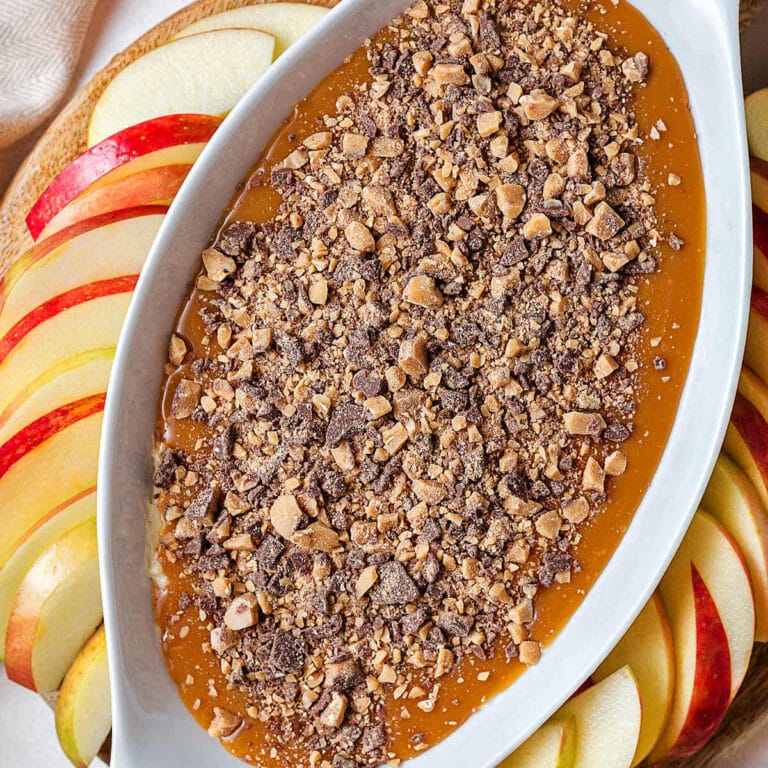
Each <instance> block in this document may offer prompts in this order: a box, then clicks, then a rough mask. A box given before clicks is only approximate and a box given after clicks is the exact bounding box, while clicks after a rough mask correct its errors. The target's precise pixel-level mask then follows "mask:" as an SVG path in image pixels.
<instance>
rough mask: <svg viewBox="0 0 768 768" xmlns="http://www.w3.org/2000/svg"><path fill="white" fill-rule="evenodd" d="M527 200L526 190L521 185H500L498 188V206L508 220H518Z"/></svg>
mask: <svg viewBox="0 0 768 768" xmlns="http://www.w3.org/2000/svg"><path fill="white" fill-rule="evenodd" d="M526 199H527V198H526V194H525V188H524V187H522V186H520V184H500V185H499V186H498V187H496V204H497V205H498V206H499V210H500V211H501V212H502V213H503V214H504V216H506V217H507V218H508V219H516V218H517V217H518V216H519V215H520V214H521V213H522V212H523V208H525V202H526ZM545 218H546V217H545Z"/></svg>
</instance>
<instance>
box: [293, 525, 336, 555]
mask: <svg viewBox="0 0 768 768" xmlns="http://www.w3.org/2000/svg"><path fill="white" fill-rule="evenodd" d="M291 541H292V542H293V543H294V544H298V545H299V546H300V547H303V548H304V549H319V550H320V551H321V552H333V550H334V549H336V548H337V547H338V546H339V534H338V533H336V531H334V530H333V529H332V528H329V527H328V526H327V525H323V524H322V523H317V522H315V523H310V525H308V526H307V527H306V528H302V530H300V531H296V533H294V534H293V536H291Z"/></svg>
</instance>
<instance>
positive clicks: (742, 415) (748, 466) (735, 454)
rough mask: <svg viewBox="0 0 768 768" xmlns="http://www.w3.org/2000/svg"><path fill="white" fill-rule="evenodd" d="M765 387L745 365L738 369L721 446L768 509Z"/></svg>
mask: <svg viewBox="0 0 768 768" xmlns="http://www.w3.org/2000/svg"><path fill="white" fill-rule="evenodd" d="M766 416H768V388H766V386H765V384H763V382H762V381H761V379H760V378H759V377H758V376H756V375H755V373H754V372H753V371H751V370H749V368H746V367H745V368H742V369H741V375H740V376H739V391H738V392H737V394H736V399H735V400H734V403H733V410H732V411H731V419H730V422H729V424H728V430H727V432H726V434H725V443H724V444H723V447H724V448H725V451H726V453H728V455H729V456H731V458H732V459H733V460H734V461H735V462H736V464H738V465H739V467H741V469H743V470H744V472H745V474H746V475H747V477H748V478H749V479H750V480H751V481H752V484H753V485H754V487H755V489H756V490H757V493H758V496H759V497H760V500H761V501H762V503H763V506H764V507H765V508H766V509H768V420H767V419H766Z"/></svg>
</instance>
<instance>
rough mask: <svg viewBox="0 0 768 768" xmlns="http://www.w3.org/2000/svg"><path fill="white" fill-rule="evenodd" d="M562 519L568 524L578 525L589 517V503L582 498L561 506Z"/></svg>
mask: <svg viewBox="0 0 768 768" xmlns="http://www.w3.org/2000/svg"><path fill="white" fill-rule="evenodd" d="M563 517H564V518H565V519H566V520H568V522H570V523H574V524H578V523H582V522H584V520H586V519H587V518H588V517H589V502H588V501H587V500H586V499H585V498H584V497H583V496H579V498H577V499H574V500H573V501H569V502H567V503H566V504H563Z"/></svg>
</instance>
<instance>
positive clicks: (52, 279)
mask: <svg viewBox="0 0 768 768" xmlns="http://www.w3.org/2000/svg"><path fill="white" fill-rule="evenodd" d="M163 218H164V216H163V215H161V214H155V215H151V216H133V217H131V218H128V219H122V220H120V221H115V222H112V223H111V224H107V225H105V226H103V227H99V228H98V229H94V230H91V231H90V232H87V233H86V234H84V235H81V236H80V237H76V238H74V239H73V240H70V241H69V242H68V243H66V244H64V245H63V246H61V247H60V248H57V249H56V250H55V251H53V252H52V253H50V254H48V256H46V258H44V259H41V260H39V261H37V262H36V263H35V264H33V265H32V266H31V267H30V268H29V269H28V270H27V271H26V272H25V273H24V274H23V275H22V276H21V277H20V278H19V279H18V281H17V283H16V285H15V286H14V287H13V290H12V291H11V292H10V294H9V295H8V297H7V298H6V301H5V305H4V306H3V309H2V312H0V338H1V337H3V336H4V335H5V334H6V333H7V332H8V330H9V329H10V328H11V326H13V325H15V324H16V323H17V322H19V321H20V320H21V319H22V318H23V317H24V316H25V315H28V314H30V313H32V312H33V311H34V310H35V308H36V307H39V306H41V305H43V304H45V302H47V301H50V300H51V299H53V298H54V297H55V296H58V295H59V294H63V293H66V292H68V291H75V290H76V289H78V288H80V287H81V286H84V285H93V284H95V283H97V282H98V281H104V280H108V279H113V278H117V277H121V276H123V275H137V274H138V273H139V272H140V271H141V268H142V266H143V265H144V261H145V260H146V257H147V253H148V252H149V249H150V248H151V246H152V242H153V241H154V239H155V235H156V234H157V230H158V229H159V228H160V225H161V224H162V223H163Z"/></svg>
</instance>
